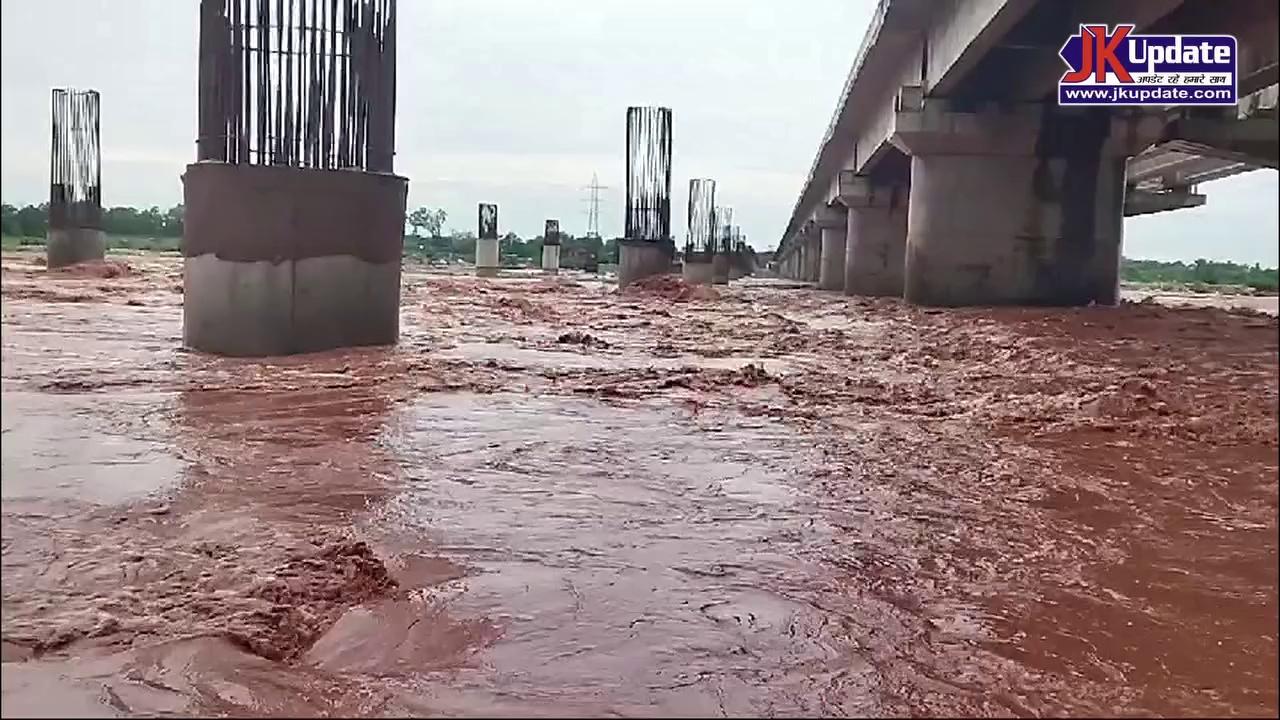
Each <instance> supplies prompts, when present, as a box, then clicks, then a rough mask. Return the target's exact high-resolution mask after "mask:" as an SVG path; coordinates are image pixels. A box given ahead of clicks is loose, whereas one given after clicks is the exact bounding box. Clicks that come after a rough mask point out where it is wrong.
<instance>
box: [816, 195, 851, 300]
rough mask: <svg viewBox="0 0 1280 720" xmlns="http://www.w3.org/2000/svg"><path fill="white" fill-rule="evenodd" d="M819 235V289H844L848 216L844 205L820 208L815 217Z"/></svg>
mask: <svg viewBox="0 0 1280 720" xmlns="http://www.w3.org/2000/svg"><path fill="white" fill-rule="evenodd" d="M814 223H815V225H816V226H817V228H818V230H819V232H820V235H819V246H818V255H819V259H818V289H819V290H837V291H838V290H843V289H844V248H845V233H846V232H847V229H848V228H847V225H848V216H847V211H846V210H845V208H844V206H842V205H831V206H827V207H823V208H820V209H819V210H818V212H817V214H816V215H814Z"/></svg>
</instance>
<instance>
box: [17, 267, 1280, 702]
mask: <svg viewBox="0 0 1280 720" xmlns="http://www.w3.org/2000/svg"><path fill="white" fill-rule="evenodd" d="M180 262H181V261H180V259H179V258H163V257H157V256H137V257H131V258H129V259H128V260H127V272H113V274H109V275H108V274H107V273H105V272H98V271H96V270H89V271H76V272H62V271H59V272H56V273H52V272H47V271H45V270H44V269H43V268H42V267H39V265H38V264H36V263H34V262H32V260H31V258H30V256H24V255H8V254H7V255H6V256H5V257H4V283H3V294H4V305H3V327H4V334H3V377H2V380H0V383H2V384H0V387H2V390H3V403H2V404H0V411H2V412H3V416H4V417H3V430H4V444H3V477H4V484H3V490H4V509H3V560H4V569H3V573H4V578H3V579H4V583H3V620H4V625H3V650H4V664H3V674H4V690H3V710H4V713H5V714H6V715H9V714H29V713H44V714H53V713H65V712H77V713H85V714H88V715H97V716H111V715H126V714H176V715H206V714H225V715H235V716H298V715H306V716H342V715H351V714H372V715H415V714H424V713H431V714H440V715H489V716H492V715H498V714H520V715H546V716H553V715H554V716H560V715H563V714H569V715H600V714H622V715H663V714H686V715H688V714H693V715H771V716H772V715H803V714H818V715H864V716H865V715H903V714H915V715H929V714H964V715H983V716H986V715H1009V714H1018V715H1049V714H1052V715H1063V714H1090V715H1105V714H1112V713H1125V714H1160V715H1220V714H1248V715H1260V714H1272V715H1273V714H1275V712H1276V711H1277V695H1276V681H1277V676H1276V660H1277V655H1276V637H1277V621H1276V613H1277V606H1276V592H1277V570H1276V562H1277V557H1276V549H1277V541H1276V532H1277V526H1276V511H1277V490H1276V484H1275V477H1276V473H1277V445H1276V434H1275V428H1276V425H1277V416H1276V404H1277V397H1278V396H1277V393H1278V390H1280V380H1278V379H1277V346H1278V337H1277V330H1278V327H1277V322H1276V320H1275V318H1273V317H1267V316H1262V315H1258V314H1255V313H1246V312H1229V311H1225V310H1221V309H1170V308H1165V307H1160V306H1157V305H1153V304H1126V305H1123V306H1122V307H1120V308H1116V309H1108V308H1085V309H1079V310H1067V311H1060V310H1040V309H1027V310H1019V309H1009V308H1005V309H999V310H946V311H938V310H924V309H919V308H913V307H910V306H906V305H904V304H902V303H900V302H897V301H893V300H865V299H852V298H842V297H838V296H831V295H828V294H817V293H811V292H805V291H801V290H795V289H781V288H776V287H773V286H771V285H769V284H768V283H751V282H748V283H742V284H735V285H733V286H730V287H729V288H728V289H724V288H721V289H718V291H717V294H716V295H708V296H707V297H699V296H690V295H689V293H687V292H686V291H685V290H683V289H681V288H679V287H676V286H675V285H672V286H671V287H667V285H664V284H661V283H657V284H653V287H646V288H640V289H638V290H636V291H632V292H628V293H626V294H618V293H616V292H614V291H613V290H612V288H610V287H607V286H605V285H603V284H601V283H598V282H595V281H592V280H587V279H585V278H577V279H575V278H573V277H572V276H571V275H569V274H565V275H562V276H561V277H560V278H558V279H555V280H549V279H540V278H525V277H515V278H504V279H501V280H478V279H475V278H470V277H462V276H448V275H432V274H427V273H425V272H422V271H421V270H418V269H415V268H414V267H413V266H408V267H407V269H406V273H405V288H404V295H403V308H402V327H403V328H404V332H403V333H402V342H401V343H400V345H399V346H397V347H395V348H369V349H361V350H353V351H342V352H331V353H322V354H316V355H309V356H299V357H290V358H279V359H270V360H265V361H247V360H231V359H219V358H213V357H208V356H203V355H199V354H196V353H188V352H183V351H181V350H179V349H178V345H179V342H178V340H179V334H180V317H181V300H182V296H181V293H180V291H179V290H180V287H181V285H180V283H181V277H180ZM673 293H674V294H676V295H678V296H679V299H680V302H674V303H673V302H671V298H670V295H671V294H673ZM68 298H76V299H75V300H69V299H68Z"/></svg>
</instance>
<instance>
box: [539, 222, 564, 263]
mask: <svg viewBox="0 0 1280 720" xmlns="http://www.w3.org/2000/svg"><path fill="white" fill-rule="evenodd" d="M542 269H543V270H545V271H546V272H549V273H552V274H554V273H558V272H560V221H559V220H548V221H547V224H546V229H544V230H543V232H542Z"/></svg>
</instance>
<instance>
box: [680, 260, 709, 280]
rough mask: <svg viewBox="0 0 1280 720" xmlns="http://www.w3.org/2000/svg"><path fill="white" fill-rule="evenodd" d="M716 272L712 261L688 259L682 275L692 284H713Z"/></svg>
mask: <svg viewBox="0 0 1280 720" xmlns="http://www.w3.org/2000/svg"><path fill="white" fill-rule="evenodd" d="M714 272H715V271H714V265H713V264H712V263H711V262H710V261H692V262H691V261H688V260H686V261H685V263H684V268H683V270H682V271H681V275H682V277H683V278H684V281H685V282H687V283H689V284H690V285H711V284H712V283H713V281H714V278H715V275H714Z"/></svg>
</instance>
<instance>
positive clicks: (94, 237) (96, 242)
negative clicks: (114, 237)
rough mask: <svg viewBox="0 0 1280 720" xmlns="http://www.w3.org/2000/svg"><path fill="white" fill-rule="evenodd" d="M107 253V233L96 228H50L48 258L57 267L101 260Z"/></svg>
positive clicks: (49, 265) (50, 265)
mask: <svg viewBox="0 0 1280 720" xmlns="http://www.w3.org/2000/svg"><path fill="white" fill-rule="evenodd" d="M106 253H107V236H106V233H104V232H102V231H101V230H97V229H94V228H64V229H60V230H55V229H53V228H49V236H48V244H47V246H46V259H47V261H48V267H51V268H57V267H64V266H66V265H74V264H75V263H79V262H85V261H88V260H101V259H102V258H103V257H104V256H105V255H106Z"/></svg>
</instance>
